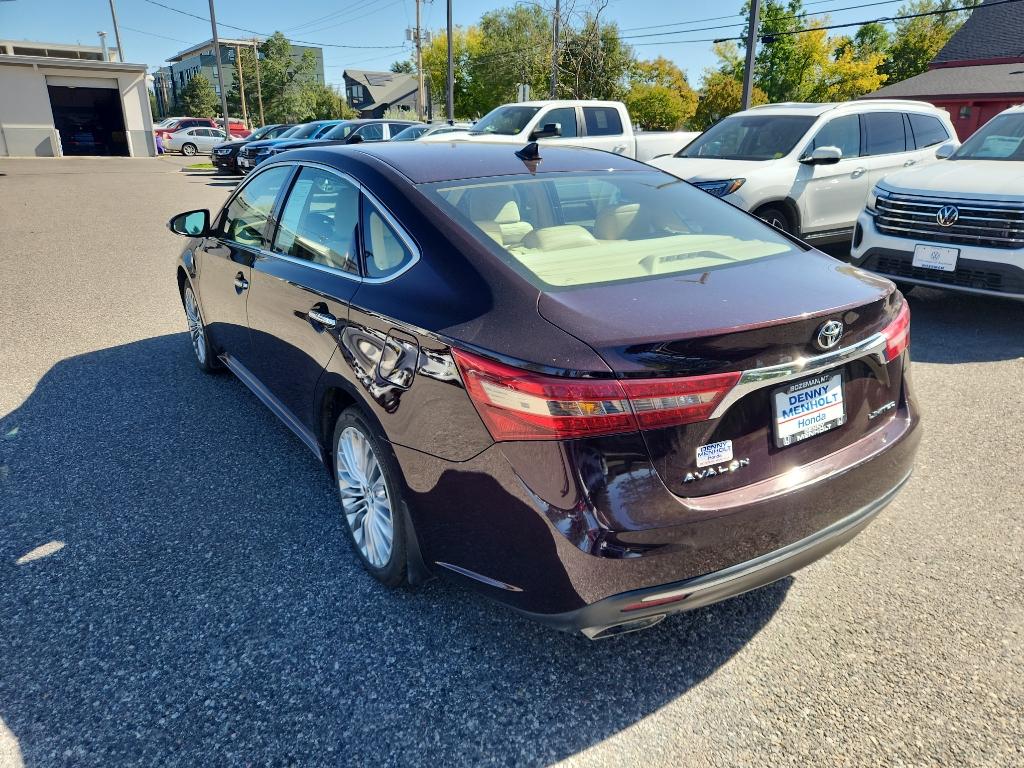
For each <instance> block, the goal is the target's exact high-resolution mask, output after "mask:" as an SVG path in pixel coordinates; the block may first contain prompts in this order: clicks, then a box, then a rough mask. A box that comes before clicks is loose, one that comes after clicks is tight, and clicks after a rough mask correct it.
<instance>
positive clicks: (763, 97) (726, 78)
mask: <svg viewBox="0 0 1024 768" xmlns="http://www.w3.org/2000/svg"><path fill="white" fill-rule="evenodd" d="M742 97H743V84H742V83H740V81H739V80H737V79H736V78H735V77H733V76H732V75H730V74H729V73H727V72H719V71H715V70H707V71H705V72H704V81H703V83H702V84H701V89H700V94H699V97H698V99H697V110H696V112H694V115H693V118H692V119H691V120H690V127H691V128H693V129H694V130H697V131H706V130H707V129H708V128H710V127H711V126H712V125H714V124H715V123H717V122H718V121H719V120H721V119H722V118H723V117H728V116H729V115H731V114H732V113H733V112H738V111H739V109H740V102H741V101H742ZM751 103H753V104H767V103H768V95H767V94H766V93H765V92H764V91H762V90H761V89H760V88H758V87H756V86H755V87H754V92H753V93H752V94H751Z"/></svg>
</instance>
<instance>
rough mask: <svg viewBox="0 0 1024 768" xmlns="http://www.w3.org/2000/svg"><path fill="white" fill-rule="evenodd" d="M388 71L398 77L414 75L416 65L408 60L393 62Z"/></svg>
mask: <svg viewBox="0 0 1024 768" xmlns="http://www.w3.org/2000/svg"><path fill="white" fill-rule="evenodd" d="M390 69H391V71H392V72H396V73H397V74H400V75H415V74H416V65H415V64H413V63H412V62H411V61H409V60H406V61H394V62H392V63H391V67H390Z"/></svg>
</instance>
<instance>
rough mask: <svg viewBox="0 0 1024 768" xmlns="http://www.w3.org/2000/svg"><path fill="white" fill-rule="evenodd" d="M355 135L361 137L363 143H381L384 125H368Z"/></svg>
mask: <svg viewBox="0 0 1024 768" xmlns="http://www.w3.org/2000/svg"><path fill="white" fill-rule="evenodd" d="M356 134H357V135H358V136H362V137H363V141H383V140H384V125H383V124H382V123H370V124H369V125H364V126H363V127H362V128H360V129H359V130H358V131H356Z"/></svg>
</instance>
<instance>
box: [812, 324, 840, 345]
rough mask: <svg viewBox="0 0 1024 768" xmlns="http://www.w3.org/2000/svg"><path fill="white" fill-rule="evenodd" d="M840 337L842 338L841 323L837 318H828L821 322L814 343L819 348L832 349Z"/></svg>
mask: <svg viewBox="0 0 1024 768" xmlns="http://www.w3.org/2000/svg"><path fill="white" fill-rule="evenodd" d="M841 338H843V324H842V323H841V322H839V321H838V320H829V321H828V322H826V323H822V324H821V328H819V329H818V337H817V338H816V339H815V340H814V343H815V344H817V345H818V348H819V349H832V347H834V346H835V345H836V344H838V343H839V340H840V339H841Z"/></svg>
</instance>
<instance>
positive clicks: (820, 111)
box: [736, 99, 940, 117]
mask: <svg viewBox="0 0 1024 768" xmlns="http://www.w3.org/2000/svg"><path fill="white" fill-rule="evenodd" d="M894 109H901V110H909V111H911V112H918V111H919V112H938V111H940V110H939V108H938V107H936V106H934V105H933V104H929V103H928V102H926V101H914V100H912V99H864V100H860V101H839V102H829V103H826V104H811V103H806V102H799V101H788V102H782V103H779V104H761V105H759V106H756V107H751V108H750V109H747V110H744V111H743V112H737V113H736V114H742V115H813V116H815V117H817V116H819V115H824V114H825V113H826V112H856V113H861V112H891V111H892V110H894Z"/></svg>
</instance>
